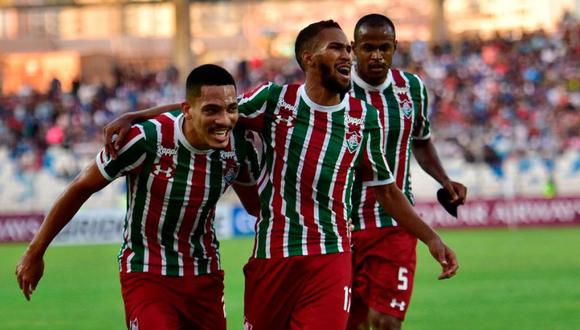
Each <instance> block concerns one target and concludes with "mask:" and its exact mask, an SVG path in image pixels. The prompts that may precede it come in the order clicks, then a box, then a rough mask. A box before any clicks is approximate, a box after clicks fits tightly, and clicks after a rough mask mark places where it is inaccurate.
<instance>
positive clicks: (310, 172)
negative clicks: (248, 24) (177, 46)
mask: <svg viewBox="0 0 580 330" xmlns="http://www.w3.org/2000/svg"><path fill="white" fill-rule="evenodd" d="M238 103H239V110H240V123H241V124H242V125H244V127H246V128H248V129H251V130H254V131H256V132H259V133H260V136H261V139H262V142H263V146H262V147H263V150H264V152H263V157H262V164H263V166H262V170H261V173H260V176H259V178H258V190H259V193H260V197H261V198H260V200H261V210H260V218H259V220H258V222H257V223H256V242H255V247H254V257H256V258H281V257H289V256H300V255H317V254H328V253H337V252H344V251H350V236H349V232H348V230H347V219H348V216H349V214H350V212H351V188H352V185H353V182H354V173H355V170H357V171H360V172H361V175H362V176H363V180H364V181H365V185H380V184H388V183H390V182H392V181H393V178H392V176H391V173H390V171H389V169H388V166H387V164H386V160H385V158H384V156H383V153H382V145H383V144H384V133H383V129H382V127H381V122H380V121H379V120H378V112H377V110H376V109H375V108H374V107H372V106H371V105H369V104H368V103H366V102H364V101H361V100H358V99H355V98H353V97H350V96H349V95H345V97H344V98H343V100H342V101H341V103H340V104H338V105H335V106H322V105H318V104H316V103H314V102H313V101H312V100H311V99H310V98H309V97H308V96H307V95H306V92H305V90H304V85H284V86H278V85H275V84H272V83H268V84H265V85H262V86H260V87H258V88H257V89H255V90H253V91H251V92H249V93H246V94H245V95H243V96H240V97H239V99H238Z"/></svg>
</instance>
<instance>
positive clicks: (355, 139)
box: [345, 115, 363, 153]
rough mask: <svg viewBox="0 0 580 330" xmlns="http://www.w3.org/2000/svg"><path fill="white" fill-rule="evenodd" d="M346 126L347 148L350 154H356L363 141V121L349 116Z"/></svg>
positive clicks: (346, 119)
mask: <svg viewBox="0 0 580 330" xmlns="http://www.w3.org/2000/svg"><path fill="white" fill-rule="evenodd" d="M345 124H346V128H347V129H346V134H345V137H346V147H347V148H348V151H349V152H350V153H353V152H356V150H357V149H358V147H359V146H360V143H361V141H362V134H361V130H362V127H363V120H362V119H360V118H354V117H351V116H349V115H347V116H346V118H345Z"/></svg>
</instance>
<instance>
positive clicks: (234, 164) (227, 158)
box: [220, 151, 240, 183]
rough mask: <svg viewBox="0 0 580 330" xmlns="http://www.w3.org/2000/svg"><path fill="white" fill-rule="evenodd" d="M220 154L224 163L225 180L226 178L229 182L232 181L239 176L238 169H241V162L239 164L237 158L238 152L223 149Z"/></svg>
mask: <svg viewBox="0 0 580 330" xmlns="http://www.w3.org/2000/svg"><path fill="white" fill-rule="evenodd" d="M220 156H221V159H222V162H223V163H224V167H223V168H224V169H223V175H224V180H226V182H227V183H230V182H232V181H233V180H234V179H235V178H236V177H237V176H238V171H239V170H240V164H238V161H237V159H236V153H235V152H234V151H222V152H221V155H220Z"/></svg>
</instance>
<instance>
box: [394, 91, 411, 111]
mask: <svg viewBox="0 0 580 330" xmlns="http://www.w3.org/2000/svg"><path fill="white" fill-rule="evenodd" d="M395 95H396V96H397V102H399V108H401V110H403V114H404V115H405V117H406V118H410V117H411V114H412V113H413V102H412V101H411V98H410V97H409V93H408V91H407V90H406V89H403V90H402V91H400V92H396V93H395Z"/></svg>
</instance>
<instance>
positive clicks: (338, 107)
mask: <svg viewBox="0 0 580 330" xmlns="http://www.w3.org/2000/svg"><path fill="white" fill-rule="evenodd" d="M298 96H299V97H302V99H303V100H304V103H306V105H308V107H309V108H311V109H313V110H316V111H324V112H334V111H338V110H342V109H344V108H346V106H347V105H348V96H349V94H348V93H345V94H344V96H343V98H342V101H340V103H339V104H336V105H320V104H318V103H316V102H314V101H312V100H311V99H310V98H309V97H308V94H307V93H306V89H305V86H304V84H302V85H300V87H298Z"/></svg>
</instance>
